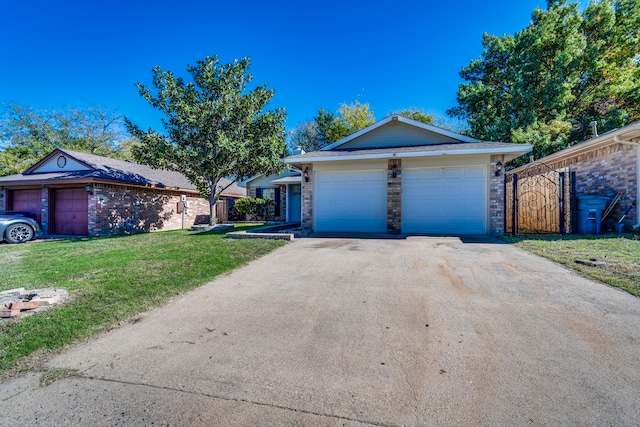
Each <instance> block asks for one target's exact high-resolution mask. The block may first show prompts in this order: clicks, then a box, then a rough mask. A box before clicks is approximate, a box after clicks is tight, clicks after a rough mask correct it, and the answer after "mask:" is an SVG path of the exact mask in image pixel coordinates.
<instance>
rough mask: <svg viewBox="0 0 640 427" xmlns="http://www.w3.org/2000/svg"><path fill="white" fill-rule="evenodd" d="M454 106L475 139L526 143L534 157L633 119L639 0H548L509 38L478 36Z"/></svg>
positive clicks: (638, 108)
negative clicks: (476, 52)
mask: <svg viewBox="0 0 640 427" xmlns="http://www.w3.org/2000/svg"><path fill="white" fill-rule="evenodd" d="M482 44H483V46H484V50H483V52H482V56H481V57H480V58H479V59H476V60H473V61H471V62H470V63H469V65H467V66H466V67H463V68H462V70H461V71H460V76H461V77H462V78H463V79H464V80H465V81H466V83H462V84H461V85H460V86H459V89H458V106H457V107H455V108H452V109H451V110H449V111H448V113H449V114H450V115H452V116H454V117H458V118H461V119H465V120H467V122H468V124H469V126H470V133H471V134H473V135H474V136H475V137H477V138H481V139H486V140H492V141H506V142H516V143H533V144H534V152H533V154H534V156H535V157H536V158H538V157H541V156H544V155H547V154H550V153H553V152H555V151H557V150H559V149H561V148H564V147H566V146H567V144H572V143H575V142H578V141H582V140H584V139H587V138H589V137H590V136H591V128H590V126H589V123H590V122H591V121H596V122H597V124H598V128H599V130H600V131H601V132H603V131H607V130H610V129H613V128H616V127H620V126H624V125H626V124H628V123H629V122H631V121H633V120H638V119H640V69H639V60H640V1H638V0H599V1H591V2H590V3H589V5H588V6H587V7H586V9H585V10H584V12H580V10H579V8H578V3H575V2H574V3H567V1H566V0H548V1H547V9H546V10H542V9H539V8H537V9H535V10H534V12H533V14H532V22H531V23H530V24H529V26H527V27H526V28H525V29H523V30H521V31H519V32H517V33H516V34H515V35H504V36H502V37H497V36H492V35H488V34H485V35H484V36H483V41H482Z"/></svg>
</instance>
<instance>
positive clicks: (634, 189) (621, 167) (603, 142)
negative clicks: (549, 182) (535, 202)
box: [509, 122, 640, 230]
mask: <svg viewBox="0 0 640 427" xmlns="http://www.w3.org/2000/svg"><path fill="white" fill-rule="evenodd" d="M534 163H544V164H546V165H547V166H549V167H550V168H551V169H562V168H570V169H571V171H573V172H575V174H576V195H578V196H580V195H598V196H607V197H609V198H610V199H613V198H614V197H615V196H616V194H617V193H619V192H624V195H623V196H622V197H621V198H620V200H619V201H618V203H617V204H616V206H615V207H614V209H613V210H612V211H611V214H610V215H609V217H608V218H607V223H606V224H605V223H603V229H608V230H609V229H613V224H615V222H617V221H618V220H619V219H620V218H621V217H622V215H624V213H625V212H626V210H627V208H628V207H629V206H630V205H631V203H632V202H633V201H635V200H638V199H639V198H640V173H639V171H640V122H635V123H631V124H630V125H627V126H624V127H621V128H618V129H614V130H612V131H609V132H607V133H603V134H602V135H598V136H595V137H593V138H591V139H588V140H586V141H583V142H580V143H578V144H575V145H573V146H571V147H568V148H565V149H564V150H561V151H558V152H557V153H553V154H551V155H549V156H546V157H543V158H540V159H538V160H536V161H535V162H534ZM530 165H531V164H528V165H525V166H522V167H520V168H517V169H514V170H512V171H509V173H517V172H518V171H521V170H523V169H524V168H526V167H528V166H530ZM638 224H640V212H639V209H638V207H636V209H635V210H634V211H632V212H631V213H630V214H629V215H627V217H626V218H625V220H624V227H625V228H627V229H631V228H634V226H635V227H636V228H637V227H638Z"/></svg>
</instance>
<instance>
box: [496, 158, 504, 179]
mask: <svg viewBox="0 0 640 427" xmlns="http://www.w3.org/2000/svg"><path fill="white" fill-rule="evenodd" d="M502 169H504V165H503V164H502V162H501V161H498V163H496V176H500V173H501V172H502Z"/></svg>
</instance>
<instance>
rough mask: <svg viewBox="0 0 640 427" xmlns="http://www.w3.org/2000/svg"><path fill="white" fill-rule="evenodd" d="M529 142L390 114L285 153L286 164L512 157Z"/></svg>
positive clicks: (530, 148) (525, 148)
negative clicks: (322, 143)
mask: <svg viewBox="0 0 640 427" xmlns="http://www.w3.org/2000/svg"><path fill="white" fill-rule="evenodd" d="M532 149H533V146H531V145H525V144H512V143H504V142H490V141H481V140H479V139H475V138H472V137H469V136H466V135H461V134H458V133H455V132H451V131H448V130H446V129H441V128H438V127H436V126H431V125H427V124H424V123H422V122H418V121H416V120H411V119H407V118H405V117H402V116H398V115H392V116H389V117H385V118H384V119H382V120H380V121H379V122H376V123H374V124H372V125H371V126H369V127H366V128H364V129H362V130H361V131H358V132H356V133H354V134H353V135H350V136H348V137H346V138H343V139H341V140H340V141H338V142H335V143H334V144H331V145H328V146H326V147H324V148H322V149H321V150H319V151H313V152H310V153H305V154H299V155H294V156H289V157H287V158H286V159H285V160H284V162H285V163H288V164H301V163H302V162H304V161H309V162H322V161H337V160H364V159H387V158H394V157H395V158H402V157H430V156H441V155H474V154H487V155H491V154H504V155H505V158H506V160H511V159H514V158H516V157H518V156H520V155H522V154H525V153H528V152H529V151H531V150H532Z"/></svg>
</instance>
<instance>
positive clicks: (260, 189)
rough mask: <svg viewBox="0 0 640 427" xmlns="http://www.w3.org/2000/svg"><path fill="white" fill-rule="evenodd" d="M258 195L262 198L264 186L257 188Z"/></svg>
mask: <svg viewBox="0 0 640 427" xmlns="http://www.w3.org/2000/svg"><path fill="white" fill-rule="evenodd" d="M256 197H257V198H258V199H262V188H261V187H258V188H256Z"/></svg>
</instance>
